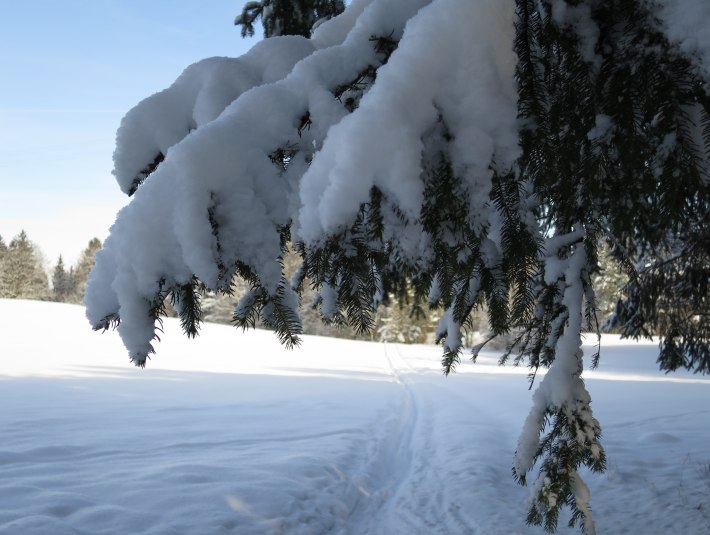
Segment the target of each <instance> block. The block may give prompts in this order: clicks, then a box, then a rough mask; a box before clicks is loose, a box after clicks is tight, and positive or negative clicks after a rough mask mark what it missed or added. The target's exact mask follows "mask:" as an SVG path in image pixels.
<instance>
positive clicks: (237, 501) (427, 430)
mask: <svg viewBox="0 0 710 535" xmlns="http://www.w3.org/2000/svg"><path fill="white" fill-rule="evenodd" d="M164 330H165V335H164V337H163V342H162V343H160V344H159V346H158V354H157V355H156V356H154V357H153V359H152V360H151V361H150V362H149V363H148V368H146V369H145V370H140V369H136V368H134V367H132V366H131V365H129V363H128V358H127V356H126V354H125V350H124V348H123V346H122V345H121V343H120V341H119V339H118V337H117V336H116V333H113V332H111V333H106V334H104V335H100V334H97V333H93V332H91V330H90V329H89V327H88V325H87V322H86V320H85V319H84V310H83V308H81V307H78V306H71V305H62V304H54V303H39V302H28V301H7V300H0V360H1V362H0V385H1V386H0V429H1V433H2V435H1V437H2V440H1V442H0V534H2V535H79V534H80V535H101V534H106V535H109V534H111V535H115V534H121V535H123V534H156V535H157V534H161V535H162V534H166V535H167V534H172V535H188V534H189V535H193V534H194V535H212V534H221V533H239V534H280V533H283V534H289V535H290V534H294V535H297V534H304V535H305V534H323V533H333V534H353V535H359V534H383V535H392V534H402V535H405V534H406V535H409V534H438V533H442V534H445V533H448V534H467V533H468V534H481V535H491V534H528V533H530V534H533V533H541V530H539V529H537V528H530V527H527V526H525V524H524V517H525V514H526V509H527V508H526V498H527V495H528V492H529V490H528V489H526V488H523V487H519V486H517V485H516V484H515V483H514V482H513V480H512V478H511V465H512V460H513V453H514V449H515V445H516V441H517V437H518V433H519V431H520V429H521V426H522V422H523V421H524V419H525V417H526V415H527V413H528V411H529V407H530V397H531V392H530V391H528V390H527V379H526V372H527V370H525V369H513V368H500V367H497V366H496V363H495V361H496V356H495V355H493V354H490V355H485V356H484V357H483V358H481V359H480V360H479V363H478V364H475V365H474V364H471V363H468V362H465V363H463V364H462V365H461V366H460V367H459V371H458V373H456V374H455V375H453V376H450V377H448V378H447V377H443V376H442V374H441V372H440V369H439V360H440V350H439V349H438V348H436V347H427V346H400V345H382V344H375V343H363V342H348V341H342V340H334V339H328V338H316V337H305V339H304V343H303V345H302V347H301V348H300V349H297V350H296V351H293V352H289V351H287V350H284V349H282V348H281V347H279V345H278V342H277V340H276V339H275V337H274V336H273V335H272V334H271V333H268V332H261V331H252V332H247V333H241V332H240V331H236V330H235V329H233V328H231V327H228V326H217V325H206V326H204V328H203V332H202V335H201V337H200V338H198V339H197V340H194V341H190V340H187V339H185V338H184V337H183V336H182V335H181V334H179V325H178V324H177V322H176V321H174V320H167V321H166V322H165V329H164ZM654 350H655V346H654V345H653V344H649V343H644V344H637V343H632V342H627V341H619V340H618V339H616V338H614V337H608V338H606V339H605V340H604V346H603V353H602V363H601V366H600V369H599V370H598V371H596V372H588V373H586V374H585V377H586V380H587V384H588V386H589V389H590V391H591V394H592V397H593V407H594V410H595V414H596V416H597V417H598V418H599V420H600V421H601V422H602V425H603V428H604V436H603V438H604V444H605V446H606V448H607V455H608V464H609V467H608V470H607V472H606V473H605V474H603V475H600V476H597V475H589V476H588V482H589V484H590V487H591V489H592V492H593V501H592V504H593V508H594V511H595V514H596V520H597V528H598V531H599V533H611V534H620V533H632V534H641V533H643V534H666V533H671V532H672V533H683V534H704V533H708V532H710V452H709V451H708V444H710V425H709V424H710V379H708V378H704V377H697V376H692V375H688V374H683V373H681V374H676V375H670V376H667V375H663V374H661V373H659V372H658V371H657V370H656V367H655V362H654V361H655V354H654ZM559 531H560V533H568V532H576V530H574V531H572V530H569V529H568V528H567V527H566V526H565V524H564V522H561V526H560V530H559Z"/></svg>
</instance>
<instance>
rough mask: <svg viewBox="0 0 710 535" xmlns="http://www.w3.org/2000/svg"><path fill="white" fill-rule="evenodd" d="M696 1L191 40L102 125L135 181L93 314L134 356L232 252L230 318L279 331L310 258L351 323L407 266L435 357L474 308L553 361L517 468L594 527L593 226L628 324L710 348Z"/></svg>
mask: <svg viewBox="0 0 710 535" xmlns="http://www.w3.org/2000/svg"><path fill="white" fill-rule="evenodd" d="M252 4H259V5H260V6H262V8H265V6H266V5H267V2H260V3H259V2H253V3H252ZM294 5H295V4H294ZM248 6H249V4H248ZM253 7H254V6H253ZM256 7H258V6H256ZM245 12H246V11H245ZM689 12H690V13H692V14H693V16H692V17H688V16H687V15H688V13H689ZM262 16H263V12H262ZM253 20H254V19H252V20H251V23H253ZM707 20H710V4H708V3H707V2H704V1H703V0H682V1H681V0H673V1H671V0H662V1H660V0H659V1H650V0H605V1H602V0H569V1H564V0H353V1H352V2H351V3H350V4H349V5H348V7H347V9H346V10H345V11H344V12H343V13H342V14H341V15H339V16H337V17H334V18H333V19H332V20H330V21H327V22H325V23H323V24H321V25H319V26H318V27H317V28H316V29H315V30H314V31H313V33H312V35H311V37H310V38H306V37H302V36H282V37H273V38H271V39H267V40H265V41H262V42H261V43H259V44H257V45H256V46H255V47H254V48H253V49H252V50H251V51H250V52H249V53H247V54H246V55H244V56H242V57H240V58H236V59H229V58H211V59H207V60H204V61H202V62H200V63H197V64H195V65H193V66H191V67H189V68H188V69H187V70H186V71H185V72H184V73H183V74H182V75H181V76H180V77H179V78H178V80H176V82H175V83H174V84H173V85H172V86H171V87H170V88H168V89H166V90H165V91H163V92H161V93H158V94H156V95H153V96H152V97H149V98H147V99H146V100H144V101H143V102H141V103H140V104H138V106H136V108H134V109H133V110H131V111H130V112H129V113H128V114H127V115H126V117H125V118H124V120H123V122H122V124H121V127H120V129H119V131H118V134H117V149H116V152H115V155H114V164H115V167H114V174H115V176H116V179H117V180H118V183H119V185H120V187H121V188H122V189H123V191H125V192H126V193H127V194H129V195H134V197H135V198H134V200H133V202H131V203H130V204H129V205H128V207H127V208H125V209H124V210H122V211H121V213H120V214H119V217H118V219H117V221H116V224H115V225H114V227H113V230H112V233H111V236H110V237H109V238H108V239H107V240H106V242H105V244H104V248H103V250H102V251H101V252H99V254H98V255H97V264H96V267H95V268H94V270H93V271H92V274H91V279H90V284H89V288H88V291H87V296H86V303H87V313H88V317H89V319H90V321H91V323H92V325H93V326H94V328H96V329H102V328H107V327H109V326H110V325H116V324H119V325H118V329H119V333H120V335H121V337H122V339H123V341H124V343H125V344H126V347H127V348H128V351H129V354H130V358H131V359H132V360H133V361H134V362H135V363H136V364H138V365H140V366H143V365H145V362H146V359H147V358H148V356H149V354H150V353H151V352H152V351H153V348H152V345H151V340H152V339H153V338H154V336H155V330H156V321H157V317H158V313H159V311H160V309H161V306H162V303H163V301H164V299H165V297H166V296H167V295H172V297H173V301H174V302H175V303H176V307H177V310H178V313H179V314H180V316H181V318H182V324H183V327H184V329H185V332H186V333H187V334H188V335H194V334H196V332H197V328H198V326H199V322H200V320H201V317H200V314H201V309H200V295H201V288H203V286H204V287H206V288H209V289H211V290H212V291H214V292H223V293H225V292H227V291H228V289H229V286H230V284H231V281H232V279H233V277H234V275H235V273H236V274H239V275H240V276H241V277H242V278H243V279H244V280H246V281H247V282H248V284H249V285H250V288H251V289H250V291H249V292H247V294H246V295H245V296H244V297H243V298H242V299H241V300H240V302H239V303H238V305H237V307H236V310H235V322H236V323H237V324H238V325H242V326H248V325H253V324H254V323H255V322H256V320H257V318H261V320H262V321H263V322H264V323H265V324H266V325H267V326H271V327H272V328H273V329H274V330H275V331H276V333H277V335H278V336H279V338H280V339H281V340H282V341H283V342H284V343H285V344H287V345H295V344H297V343H298V335H299V333H300V332H301V330H302V324H301V320H300V318H299V314H298V307H299V293H300V292H301V291H302V290H303V283H304V280H306V277H308V280H310V281H311V283H312V284H313V285H314V286H315V288H316V290H317V291H318V294H319V295H318V299H319V310H320V312H321V315H322V317H323V318H324V319H325V320H326V321H330V322H333V321H335V322H345V323H347V324H349V325H350V326H352V327H353V328H354V329H356V330H357V331H361V332H362V331H367V330H369V329H371V328H372V327H373V317H374V314H375V310H376V307H377V305H378V303H380V302H381V300H382V299H383V297H384V296H385V295H388V294H392V295H402V292H403V291H404V289H405V288H407V287H408V286H410V285H411V287H412V288H413V289H414V294H415V297H416V298H417V299H419V300H422V301H426V302H428V303H429V305H430V306H432V307H440V308H441V309H443V311H444V313H443V315H442V319H441V322H440V326H439V330H438V337H439V339H440V341H441V343H442V344H443V348H444V358H443V364H444V369H445V371H446V372H449V371H451V370H452V369H453V368H454V367H455V365H456V363H457V362H458V361H459V359H460V355H461V348H462V335H461V332H462V331H461V329H462V325H463V324H464V323H465V321H466V320H467V318H468V317H469V315H470V314H471V313H472V312H475V311H477V310H479V309H481V308H483V307H484V306H485V309H486V311H487V314H488V319H489V323H490V326H491V329H492V331H493V333H494V334H497V335H506V334H508V333H510V332H515V333H518V334H517V335H516V336H515V337H514V342H515V343H514V344H513V345H512V346H511V347H510V349H509V351H508V352H507V353H506V355H505V356H504V358H503V361H507V360H509V359H510V358H512V360H513V361H514V362H516V363H525V364H527V365H528V366H530V367H531V369H532V371H533V373H534V372H535V371H536V370H537V369H538V368H540V367H543V368H548V371H547V373H546V374H545V376H544V378H543V379H542V380H541V381H540V382H539V384H538V386H537V390H536V392H535V395H534V399H533V408H532V410H531V412H530V414H529V416H528V418H527V421H526V423H525V425H524V429H523V432H522V435H521V438H520V441H519V444H518V449H517V452H516V457H515V462H514V474H515V476H516V478H517V479H518V480H519V481H521V482H523V483H525V481H526V479H527V475H528V473H529V472H530V471H532V470H533V469H534V467H535V466H537V467H538V476H537V478H536V481H535V483H534V484H533V485H532V487H533V491H534V496H533V502H532V506H531V508H530V511H529V516H528V520H529V521H530V522H531V523H535V524H542V525H544V526H545V527H546V528H547V529H549V530H553V529H554V528H555V526H556V524H557V520H558V516H559V512H560V508H561V507H563V506H568V507H570V508H571V511H572V520H571V521H572V522H573V523H574V522H580V524H581V525H582V527H583V529H584V531H585V532H587V533H593V532H594V523H593V519H592V516H591V511H590V504H589V492H588V490H587V487H586V485H585V483H584V482H583V480H582V478H581V476H580V474H579V469H580V467H582V466H586V467H587V468H589V469H591V470H593V471H600V470H603V469H604V465H605V455H604V450H603V449H602V446H601V444H600V435H601V427H600V425H599V423H598V422H597V420H596V419H595V418H594V417H593V415H592V409H591V398H590V395H589V393H588V391H587V389H586V387H585V385H584V383H583V381H582V378H581V372H582V367H583V362H582V353H581V332H582V330H583V329H587V328H592V329H593V328H595V325H594V324H595V321H594V320H595V317H596V315H595V302H596V301H595V296H594V289H593V285H592V281H591V277H592V275H593V274H594V273H596V272H597V270H598V244H599V243H600V241H602V240H605V241H607V242H608V243H609V245H610V247H611V252H612V256H613V258H614V259H615V260H616V261H617V262H620V263H621V264H623V265H624V266H625V267H626V268H627V269H628V271H629V273H630V274H631V279H630V283H629V285H628V286H627V289H626V294H625V295H626V297H625V299H624V300H623V301H622V302H621V304H620V309H619V313H618V314H617V321H618V322H619V325H620V326H621V327H620V328H621V329H622V331H623V332H624V333H626V334H628V335H639V334H643V333H644V332H646V331H648V330H649V329H652V330H653V331H654V332H657V333H658V334H659V335H661V337H662V340H663V342H662V345H661V352H660V357H659V359H660V362H661V366H662V367H664V368H666V369H675V368H678V367H685V368H688V369H693V370H695V371H697V372H703V373H706V372H708V371H710V354H709V352H708V345H709V337H708V315H709V314H710V306H709V303H708V297H707V296H708V292H707V289H708V278H709V276H710V274H709V273H710V268H709V266H710V251H708V246H707V244H708V243H710V230H709V228H710V227H709V223H710V216H709V213H710V202H709V200H710V196H709V193H710V178H709V169H710V163H709V161H708V156H709V155H710V97H709V95H708V82H709V81H710V37H708V35H707V32H705V33H703V32H702V31H701V30H703V28H704V29H705V30H706V29H707V28H706V27H704V26H698V24H705V23H706V21H707ZM704 21H705V22H704ZM242 22H245V23H246V22H247V20H246V19H244V20H243V21H242ZM251 23H250V24H251ZM694 24H695V25H696V26H693V25H694ZM693 32H695V33H693ZM272 33H276V32H272ZM282 33H283V32H282ZM296 33H298V32H296ZM188 134H189V135H188ZM168 149H169V152H168ZM289 244H292V246H293V248H294V249H295V250H296V251H297V252H298V253H299V255H300V257H301V262H302V265H301V267H300V269H299V270H298V271H297V272H296V275H295V276H294V277H292V278H291V280H288V279H287V277H286V276H285V274H284V270H283V257H284V254H285V252H286V251H287V249H288V247H289ZM478 350H480V346H479V347H477V348H475V349H474V354H473V357H474V359H475V357H476V352H477V351H478ZM592 364H593V365H596V358H594V359H592ZM462 425H465V423H462Z"/></svg>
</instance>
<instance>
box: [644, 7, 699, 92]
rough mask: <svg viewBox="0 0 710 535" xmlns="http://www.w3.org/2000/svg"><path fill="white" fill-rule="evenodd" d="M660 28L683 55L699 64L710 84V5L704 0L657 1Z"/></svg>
mask: <svg viewBox="0 0 710 535" xmlns="http://www.w3.org/2000/svg"><path fill="white" fill-rule="evenodd" d="M656 3H658V4H659V5H660V6H661V8H660V9H659V10H658V15H659V18H660V19H661V27H662V28H663V29H664V30H665V33H666V35H667V36H668V38H669V39H670V40H671V42H675V43H677V44H678V46H679V47H680V49H681V51H682V52H684V53H685V54H688V55H691V56H695V57H697V58H698V59H699V60H700V61H698V64H699V65H700V66H701V69H702V74H703V76H704V77H705V80H706V81H708V83H710V2H708V1H707V0H659V1H657V2H656Z"/></svg>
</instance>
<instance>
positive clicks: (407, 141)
mask: <svg viewBox="0 0 710 535" xmlns="http://www.w3.org/2000/svg"><path fill="white" fill-rule="evenodd" d="M512 13H513V2H511V1H506V2H500V1H497V0H496V1H493V0H481V1H478V2H470V1H468V0H436V1H433V2H432V1H427V0H379V1H370V2H367V1H364V0H363V1H360V2H353V3H352V4H351V5H350V6H349V7H348V9H347V10H346V11H345V13H343V15H341V16H340V17H336V18H335V19H333V20H331V21H329V22H327V23H324V24H323V25H322V26H320V27H319V28H318V31H317V32H316V33H315V35H314V38H313V39H312V40H308V39H305V38H302V37H277V38H271V39H268V40H265V41H263V42H262V43H260V44H259V45H257V46H256V47H254V48H253V49H252V50H251V51H250V52H248V53H247V54H245V55H244V56H242V57H241V58H237V59H230V58H212V59H208V60H204V61H202V62H199V63H197V64H195V65H193V66H191V67H189V68H188V69H186V70H185V72H184V73H183V74H182V75H181V76H180V77H179V78H178V80H177V81H176V82H175V83H174V84H173V85H172V86H171V87H170V88H168V89H166V90H165V91H163V92H161V93H158V94H156V95H153V96H152V97H149V98H147V99H145V100H144V101H143V102H141V103H140V104H138V106H136V108H134V109H133V110H131V111H130V112H129V113H128V114H127V115H126V117H125V119H124V120H123V122H122V125H121V128H120V129H119V132H118V134H117V148H116V152H115V157H114V160H115V170H114V174H115V175H116V178H117V180H118V182H119V185H120V186H121V188H122V189H123V190H124V191H126V192H130V191H133V190H135V198H134V200H133V202H132V203H131V204H130V205H129V206H128V207H127V208H126V209H125V210H123V211H122V212H120V213H119V216H118V218H117V221H116V223H115V225H114V226H113V228H112V230H111V236H110V237H109V239H108V240H107V241H106V243H105V244H104V252H103V253H102V254H101V255H100V256H99V257H98V258H97V264H96V269H95V270H94V272H93V273H92V275H91V278H90V283H89V289H88V291H87V296H86V304H87V309H88V312H87V314H88V317H89V319H90V321H91V323H92V324H93V325H94V326H101V325H104V324H105V318H107V317H120V318H121V324H120V326H119V332H120V334H121V337H122V338H123V340H124V342H125V343H126V346H127V347H128V348H129V350H130V353H131V355H135V356H136V358H137V360H140V358H141V355H146V354H148V353H149V352H150V351H151V349H152V348H151V345H150V341H151V338H152V333H153V321H152V320H151V314H150V307H151V304H152V301H153V300H154V299H155V296H156V295H157V294H158V292H159V291H160V289H161V288H162V287H164V288H169V287H171V286H174V285H176V284H185V283H187V282H189V281H190V279H191V278H192V276H193V275H194V276H196V277H197V278H198V279H199V280H200V281H201V282H203V283H204V284H205V285H207V286H208V287H210V288H213V289H216V288H218V287H223V286H226V285H227V284H228V283H229V280H228V279H231V273H232V272H229V271H227V272H224V270H222V269H221V268H220V266H225V265H226V266H233V265H235V263H236V262H242V263H243V264H245V265H247V266H249V267H250V268H251V269H253V271H254V272H255V273H256V274H257V275H258V277H259V280H260V282H261V284H262V285H263V286H264V288H266V289H267V290H268V291H269V293H270V294H273V293H275V292H276V291H277V289H278V288H279V287H280V285H281V286H283V285H282V280H283V279H282V275H281V268H280V265H279V262H278V258H279V255H280V238H281V236H280V232H279V229H280V228H283V227H284V226H287V225H289V224H291V225H292V233H293V236H294V237H295V238H296V239H305V240H306V241H307V242H310V243H314V242H318V241H319V240H321V239H323V238H324V237H325V236H326V235H328V234H330V233H333V232H337V231H338V230H340V229H343V228H347V227H348V226H349V225H350V224H352V222H353V220H354V217H355V215H356V213H357V211H358V208H359V206H360V205H361V204H362V203H363V202H365V201H366V200H367V196H368V193H369V191H370V189H371V187H372V186H373V185H376V186H378V187H379V188H381V190H382V191H383V192H384V193H385V195H387V196H388V198H389V200H390V202H392V203H394V204H395V205H396V207H397V209H398V210H400V211H401V213H404V214H405V215H406V216H407V218H408V221H409V223H410V225H409V226H408V228H407V229H402V228H400V227H401V222H400V221H399V219H398V218H396V217H393V216H390V217H389V219H387V218H386V223H387V222H389V223H391V225H390V227H391V228H388V229H386V232H389V233H390V234H391V235H398V236H405V235H406V236H407V237H408V239H404V238H402V239H401V242H402V244H403V248H404V253H405V254H407V256H410V257H415V256H426V251H423V250H422V248H425V247H426V243H422V242H421V240H422V233H421V228H420V225H419V224H418V223H417V220H418V217H419V207H420V206H421V199H422V191H423V182H422V179H421V176H420V175H421V172H422V151H423V145H422V137H423V136H425V135H426V133H427V131H428V130H430V129H431V128H432V127H433V126H434V125H435V123H436V121H437V119H438V118H439V116H441V117H443V118H444V119H445V121H446V122H447V125H448V127H449V128H450V129H451V134H452V137H453V138H454V139H455V142H454V143H453V144H452V146H453V149H452V165H453V166H454V168H455V170H456V172H457V173H459V174H460V176H462V177H463V178H464V181H465V183H466V186H467V187H468V191H469V194H470V195H471V196H472V197H473V198H472V199H471V200H472V202H473V203H474V204H475V205H476V206H480V207H481V210H480V211H478V212H476V217H478V218H480V219H481V224H482V225H488V224H489V223H490V221H489V214H487V211H486V208H485V206H486V203H485V202H484V200H483V197H485V196H486V195H487V192H488V191H489V189H490V177H491V167H492V166H494V167H496V168H499V169H501V170H505V169H507V168H509V167H510V166H511V165H512V164H513V162H514V160H515V158H516V157H517V155H518V145H517V129H516V104H515V91H514V87H513V68H514V64H515V62H514V56H513V53H512V51H511V46H510V43H511V42H512V37H513V36H512V32H513V28H512V25H511V23H510V21H511V20H512ZM358 14H359V15H358ZM355 15H358V16H355ZM472 29H473V31H472ZM346 30H348V31H346ZM373 36H383V37H386V38H391V39H395V40H398V41H400V44H399V46H398V47H397V49H396V50H395V51H394V53H393V54H392V56H391V57H390V58H389V62H388V63H387V65H385V66H384V67H382V68H381V69H379V71H378V77H377V80H376V82H375V83H374V84H373V86H372V88H371V89H370V91H369V93H368V94H366V95H365V96H364V97H363V98H362V101H361V103H360V106H359V107H358V108H357V109H356V110H355V111H354V112H352V113H350V114H348V110H347V109H346V108H345V107H344V104H343V103H341V102H340V101H339V100H338V99H336V98H334V97H333V91H334V90H335V88H337V87H339V86H341V85H343V84H347V83H351V82H352V80H353V79H356V78H357V76H358V75H359V73H361V72H362V71H363V70H365V69H366V68H368V67H369V66H373V65H374V66H378V65H379V63H381V62H382V54H381V52H378V51H377V50H376V48H375V47H374V46H373V42H372V38H373ZM340 39H343V40H342V42H340V41H339V40H340ZM432 47H434V48H435V50H434V51H433V52H432ZM306 116H307V118H308V120H307V127H304V122H303V121H304V117H306ZM393 124H396V125H398V127H397V128H392V127H391V125H393ZM288 147H297V148H298V151H297V155H296V156H295V157H294V158H292V160H291V161H289V163H288V166H287V168H286V169H281V168H279V167H278V166H277V165H274V158H273V155H274V153H275V151H278V150H282V149H284V148H288ZM162 158H164V160H163V159H162ZM311 160H312V162H311ZM161 162H162V163H161ZM493 162H495V163H493ZM309 163H310V165H309ZM158 164H159V165H158ZM156 165H157V168H156V167H155V166H156ZM141 181H142V183H141ZM139 183H140V185H139ZM481 195H482V196H483V197H482V198H481V199H478V200H477V199H476V197H477V196H481ZM490 217H492V218H493V219H495V216H490ZM215 226H216V227H217V228H219V236H217V235H216V234H215ZM492 232H496V229H495V228H494V229H492ZM161 285H162V286H161ZM143 358H144V357H143Z"/></svg>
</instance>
